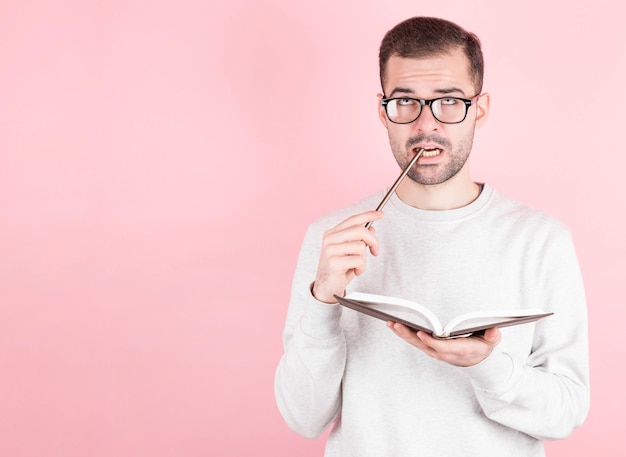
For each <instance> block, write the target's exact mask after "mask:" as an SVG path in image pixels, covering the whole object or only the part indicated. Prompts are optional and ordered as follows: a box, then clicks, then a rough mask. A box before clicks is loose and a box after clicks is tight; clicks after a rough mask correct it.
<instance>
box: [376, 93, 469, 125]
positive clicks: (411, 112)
mask: <svg viewBox="0 0 626 457" xmlns="http://www.w3.org/2000/svg"><path fill="white" fill-rule="evenodd" d="M430 109H431V111H432V113H433V116H434V117H435V119H437V120H438V121H440V122H444V123H452V124H454V123H457V122H461V121H463V119H465V115H466V113H467V109H468V107H467V105H466V104H465V102H463V100H459V99H458V98H439V99H436V100H433V101H432V102H431V103H430ZM421 110H422V105H421V104H420V102H419V100H413V99H410V98H397V99H392V100H389V101H388V102H387V116H389V120H391V121H392V122H397V123H400V124H404V123H409V122H413V121H414V120H416V119H417V118H418V116H419V115H420V112H421Z"/></svg>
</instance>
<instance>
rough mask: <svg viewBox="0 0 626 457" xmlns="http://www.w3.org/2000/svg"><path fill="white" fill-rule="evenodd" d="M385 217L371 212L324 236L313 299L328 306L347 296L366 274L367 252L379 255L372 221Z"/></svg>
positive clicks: (347, 220)
mask: <svg viewBox="0 0 626 457" xmlns="http://www.w3.org/2000/svg"><path fill="white" fill-rule="evenodd" d="M382 217H383V213H382V212H381V211H367V212H365V213H361V214H356V215H354V216H351V217H349V218H348V219H346V220H345V221H343V222H341V223H340V224H338V225H336V226H335V227H333V228H331V229H330V230H328V231H326V232H325V233H324V238H323V240H322V251H321V254H320V261H319V264H318V267H317V276H316V277H315V282H314V283H313V288H312V292H313V296H314V297H315V298H316V299H317V300H319V301H321V302H324V303H337V300H336V299H335V297H333V295H335V294H336V295H339V296H343V294H344V292H345V290H346V286H347V285H348V283H349V282H350V281H351V280H352V278H354V277H355V276H358V275H360V274H362V273H363V272H364V271H365V266H366V263H367V251H368V250H369V251H370V252H371V253H372V255H378V238H376V235H375V231H374V228H373V227H370V228H369V229H367V228H365V224H366V223H367V222H369V221H377V220H379V219H381V218H382Z"/></svg>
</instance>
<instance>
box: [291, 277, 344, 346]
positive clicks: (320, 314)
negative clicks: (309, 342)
mask: <svg viewBox="0 0 626 457" xmlns="http://www.w3.org/2000/svg"><path fill="white" fill-rule="evenodd" d="M309 290H310V289H309ZM341 308H342V307H341V306H339V305H338V304H328V303H323V302H321V301H318V300H317V299H316V298H315V297H314V296H313V294H312V293H311V292H309V296H308V299H307V303H306V307H305V312H304V315H303V316H302V320H301V321H300V327H301V328H302V331H303V332H304V333H305V334H306V335H308V336H310V337H312V338H316V339H328V338H334V337H336V336H339V335H340V334H341V311H342V310H341Z"/></svg>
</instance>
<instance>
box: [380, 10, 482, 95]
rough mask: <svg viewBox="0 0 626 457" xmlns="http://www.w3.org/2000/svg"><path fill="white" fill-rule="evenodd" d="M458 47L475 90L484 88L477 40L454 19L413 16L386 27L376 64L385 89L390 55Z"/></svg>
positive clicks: (432, 53) (418, 54)
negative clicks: (465, 58)
mask: <svg viewBox="0 0 626 457" xmlns="http://www.w3.org/2000/svg"><path fill="white" fill-rule="evenodd" d="M458 48H461V49H462V50H463V51H464V52H465V55H466V56H467V60H468V61H469V73H470V76H471V78H472V82H473V83H474V87H475V89H476V91H477V93H480V92H481V91H482V88H483V73H484V66H485V64H484V61H483V52H482V50H481V47H480V40H479V39H478V37H477V36H476V35H474V34H473V33H471V32H468V31H467V30H465V29H463V28H461V27H459V26H458V25H456V24H455V23H453V22H450V21H447V20H445V19H439V18H436V17H413V18H411V19H407V20H405V21H403V22H401V23H399V24H398V25H396V26H395V27H394V28H392V29H391V30H389V31H388V32H387V33H386V34H385V37H384V38H383V41H382V42H381V44H380V51H379V54H378V64H379V66H380V84H381V86H382V87H383V91H384V81H385V71H386V69H387V62H388V61H389V58H390V57H391V56H399V57H413V58H418V59H419V58H424V57H432V56H435V55H439V54H444V53H449V52H451V51H454V50H455V49H458Z"/></svg>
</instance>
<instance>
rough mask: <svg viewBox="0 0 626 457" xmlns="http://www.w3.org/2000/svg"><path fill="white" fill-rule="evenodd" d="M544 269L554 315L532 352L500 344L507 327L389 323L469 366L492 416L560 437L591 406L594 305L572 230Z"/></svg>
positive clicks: (437, 354)
mask: <svg viewBox="0 0 626 457" xmlns="http://www.w3.org/2000/svg"><path fill="white" fill-rule="evenodd" d="M537 268H538V269H540V270H542V271H541V272H540V274H541V277H542V280H541V283H542V284H541V288H542V290H543V293H542V295H543V297H544V299H545V300H546V303H544V304H543V305H542V307H544V306H545V307H546V308H547V309H550V310H552V311H554V313H555V315H554V317H553V318H551V319H546V320H545V321H542V322H540V323H537V324H536V327H535V337H534V341H533V348H532V352H531V353H530V354H529V355H528V357H527V358H526V359H522V358H520V357H519V356H517V357H515V356H513V355H511V354H509V353H507V352H504V351H502V350H500V349H499V347H497V345H498V343H499V342H500V334H499V332H498V330H497V329H490V330H488V331H487V332H486V333H485V335H484V336H482V337H470V338H459V339H453V340H440V339H436V338H433V337H432V336H430V335H428V334H426V333H424V332H418V333H415V332H413V331H411V330H410V329H408V328H406V327H404V326H402V325H400V324H391V323H390V324H389V327H390V328H391V329H392V330H393V331H394V332H395V333H396V334H397V335H398V336H400V337H401V338H403V339H404V340H405V341H407V342H408V343H410V344H412V345H414V346H415V347H417V348H418V349H420V350H422V351H424V352H425V353H426V354H428V355H429V356H431V357H433V358H436V359H438V360H441V361H443V362H447V363H451V364H453V365H456V366H459V367H464V368H460V369H463V370H465V371H466V373H467V374H468V375H469V377H470V378H471V380H472V385H473V386H474V391H475V394H476V397H477V399H478V401H479V403H480V405H481V406H482V408H483V411H484V412H485V414H486V415H487V417H489V418H490V419H492V420H494V421H496V422H498V423H501V424H503V425H506V426H508V427H510V428H513V429H515V430H519V431H521V432H524V433H527V434H529V435H531V436H534V437H536V438H538V439H561V438H565V437H567V436H568V435H569V434H570V433H571V432H572V431H573V430H574V429H575V428H576V427H578V426H580V425H581V424H582V422H583V421H584V419H585V418H586V416H587V412H588V410H589V365H588V338H587V312H586V303H585V294H584V289H583V285H582V278H581V275H580V270H579V267H578V261H577V259H576V255H575V251H574V246H573V243H572V241H571V237H570V236H569V234H567V235H566V236H565V235H564V236H561V237H559V239H557V240H555V242H553V243H551V245H550V246H549V247H547V248H546V250H545V253H544V255H543V259H542V265H540V266H538V267H537Z"/></svg>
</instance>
